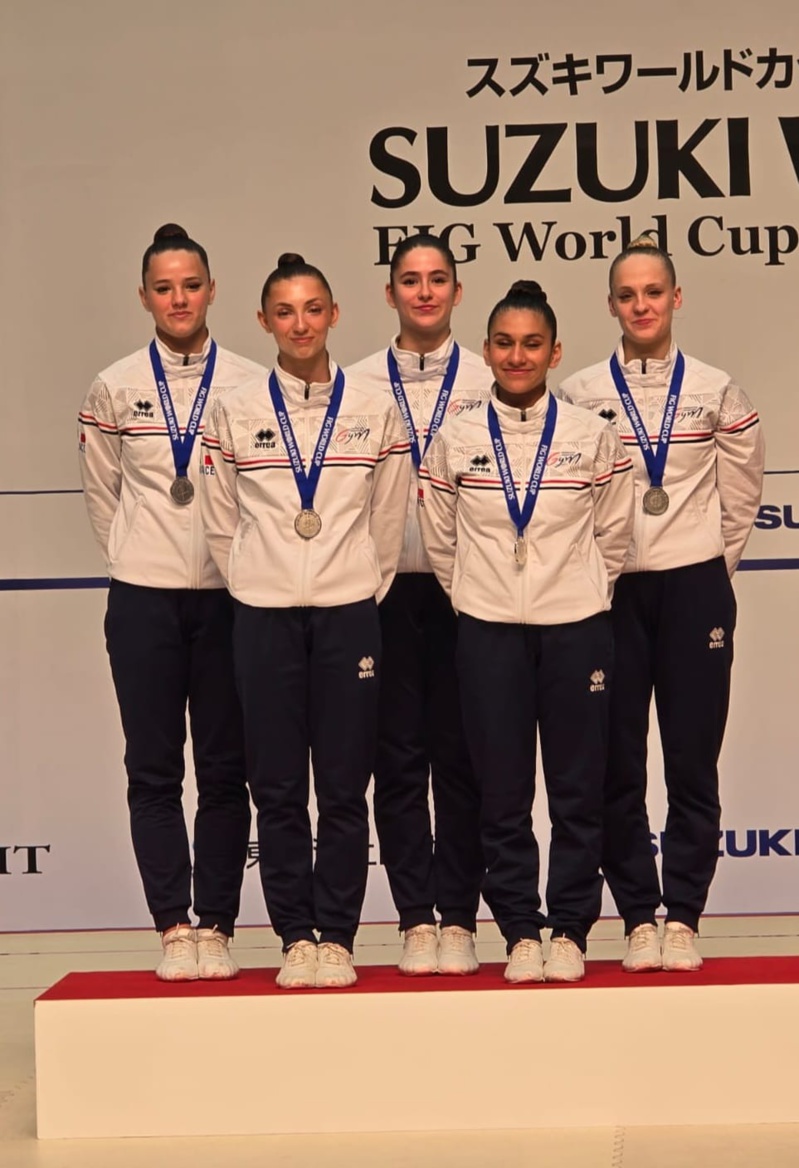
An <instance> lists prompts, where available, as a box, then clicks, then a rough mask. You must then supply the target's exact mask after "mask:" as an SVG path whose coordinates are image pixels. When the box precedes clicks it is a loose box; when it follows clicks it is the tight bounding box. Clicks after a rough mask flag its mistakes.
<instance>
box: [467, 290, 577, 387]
mask: <svg viewBox="0 0 799 1168" xmlns="http://www.w3.org/2000/svg"><path fill="white" fill-rule="evenodd" d="M483 356H484V357H485V362H486V365H488V366H490V368H491V372H492V373H493V375H494V380H495V381H496V383H497V385H498V387H499V388H500V390H504V392H505V394H506V395H507V397H508V399H509V401H513V402H514V403H516V402H518V404H519V405H520V406H522V405H526V404H530V403H531V402H533V401H535V400H536V399H537V398H539V397H540V396H541V394H542V393H543V392H544V389H545V388H546V383H547V374H548V373H549V370H550V369H555V368H556V366H557V365H559V364H560V358H561V347H560V341H556V342H555V343H554V344H553V341H552V333H551V331H550V327H549V325H548V324H547V321H546V320H545V318H544V317H543V316H542V315H541V313H540V312H536V311H535V310H534V309H532V308H506V309H505V311H504V312H500V313H499V314H498V315H497V316H496V317H495V318H494V321H493V323H492V325H491V333H490V334H489V337H488V339H487V340H486V342H485V344H484V345H483Z"/></svg>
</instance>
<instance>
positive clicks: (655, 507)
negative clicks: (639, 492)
mask: <svg viewBox="0 0 799 1168" xmlns="http://www.w3.org/2000/svg"><path fill="white" fill-rule="evenodd" d="M643 504H644V511H646V513H647V515H665V513H666V512H667V511H668V509H669V496H668V495H667V494H666V492H665V491H664V490H663V488H662V487H650V488H649V490H648V491H644V498H643Z"/></svg>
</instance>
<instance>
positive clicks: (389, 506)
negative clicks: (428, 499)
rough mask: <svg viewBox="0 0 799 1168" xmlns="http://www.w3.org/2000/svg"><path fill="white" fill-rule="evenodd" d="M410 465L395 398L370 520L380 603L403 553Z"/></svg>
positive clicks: (376, 474) (377, 469)
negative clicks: (378, 568)
mask: <svg viewBox="0 0 799 1168" xmlns="http://www.w3.org/2000/svg"><path fill="white" fill-rule="evenodd" d="M411 465H412V464H411V448H410V443H409V442H408V435H407V434H406V432H405V426H404V423H403V421H402V418H401V417H400V413H399V410H398V409H397V407H396V405H395V403H394V401H393V399H392V400H391V402H390V408H389V410H388V412H387V414H386V421H385V426H384V428H383V441H382V444H381V448H380V453H379V455H378V458H377V464H376V466H375V470H374V480H373V486H372V505H371V516H370V523H369V532H370V535H371V537H372V542H373V543H374V546H375V550H376V551H377V562H378V565H379V567H380V576H381V580H380V587H379V588H378V590H377V593H376V596H375V599H376V600H377V603H378V604H379V603H380V601H381V600H382V599H383V597H384V596H385V595H386V593H387V592H388V590H389V588H390V587H391V584H392V581H393V579H394V577H395V576H396V574H397V566H398V564H399V560H400V555H401V553H402V541H403V538H404V536H405V523H406V520H407V515H408V491H409V490H410V485H411V483H410V478H411Z"/></svg>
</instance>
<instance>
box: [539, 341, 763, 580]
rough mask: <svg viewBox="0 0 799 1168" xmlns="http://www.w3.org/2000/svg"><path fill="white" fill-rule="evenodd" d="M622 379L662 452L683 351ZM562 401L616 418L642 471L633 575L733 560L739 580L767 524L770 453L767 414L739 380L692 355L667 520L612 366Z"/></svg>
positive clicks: (580, 380)
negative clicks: (653, 506) (761, 513)
mask: <svg viewBox="0 0 799 1168" xmlns="http://www.w3.org/2000/svg"><path fill="white" fill-rule="evenodd" d="M616 353H617V357H618V360H619V364H620V365H621V370H622V373H623V374H624V378H625V380H626V382H627V385H628V387H629V389H630V392H631V394H632V396H633V399H634V400H635V403H636V405H637V406H638V410H639V413H640V414H641V420H642V422H643V424H644V425H645V426H646V429H647V434H648V435H649V440H650V442H651V444H652V446H653V449H657V443H658V435H659V433H660V427H661V424H662V420H663V410H664V407H665V404H666V398H667V396H668V389H669V384H670V382H671V374H672V369H673V367H674V361H675V358H676V354H677V348H676V346H672V349H671V352H670V353H669V355H668V357H667V358H666V359H665V361H653V360H648V361H647V362H646V368H644V367H643V365H642V363H641V361H639V360H635V361H630V362H628V363H627V364H625V362H624V349H623V347H622V345H621V344H619V347H618V349H617V351H616ZM558 395H559V396H560V397H561V398H562V399H563V400H564V401H568V402H573V403H574V404H575V405H578V406H583V407H584V408H586V409H589V410H592V411H594V413H597V414H601V415H602V416H603V417H606V418H610V419H612V421H613V424H614V425H615V426H616V429H617V431H618V434H619V437H620V438H621V440H622V442H623V443H624V448H625V450H626V451H627V453H628V454H629V455H630V456H631V457H632V460H633V467H634V472H635V528H634V531H633V538H632V542H631V544H630V548H629V552H628V554H627V559H626V561H625V564H624V568H623V571H625V572H646V571H656V570H661V569H665V568H680V567H683V566H685V565H687V564H699V563H703V562H704V561H705V560H711V559H715V558H716V557H717V556H721V555H723V556H724V558H725V560H726V562H727V570H728V571H729V573H730V575H732V573H733V572H734V571H735V569H736V568H737V566H738V561H739V560H740V558H741V555H742V554H743V550H744V546H745V544H746V541H747V539H748V538H749V533H750V532H751V530H752V524H753V523H754V521H755V519H756V517H757V510H758V507H759V505H760V495H761V491H762V484H763V467H764V462H765V448H764V443H763V432H762V428H761V426H760V420H759V418H758V416H757V411H756V410H755V409H753V407H752V404H751V402H750V401H749V398H748V397H747V396H746V394H745V393H744V391H743V390H742V389H740V388H739V387H738V386H737V385H736V384H735V382H733V381H732V380H731V379H730V376H729V374H727V373H723V372H722V371H721V370H720V369H713V368H711V366H710V365H703V364H702V362H701V361H697V360H696V359H695V358H694V357H689V356H687V355H686V356H685V377H684V380H683V387H682V392H681V394H680V399H679V402H678V403H677V412H676V419H675V424H674V429H673V431H672V436H671V442H670V444H669V453H668V459H667V461H666V472H665V476H664V479H663V487H664V489H665V490H666V491H667V493H668V496H669V508H668V510H667V511H666V512H665V514H664V515H647V514H646V512H645V511H644V509H643V504H642V498H643V494H644V492H645V491H646V490H647V488H648V487H649V485H650V484H649V475H648V474H647V470H646V465H645V463H644V457H643V454H642V453H641V450H640V447H639V445H638V442H637V439H636V437H635V434H634V432H633V428H632V425H631V423H630V420H629V418H628V417H627V413H626V411H625V409H624V406H623V405H622V403H621V398H620V397H619V395H618V392H617V390H616V386H615V384H614V382H613V377H612V375H611V372H610V365H609V362H608V361H600V362H599V364H597V365H591V366H590V367H589V368H587V369H583V370H581V371H580V372H579V373H575V374H573V375H572V376H571V377H567V378H566V380H565V381H564V382H563V384H562V385H561V387H560V389H559V390H558Z"/></svg>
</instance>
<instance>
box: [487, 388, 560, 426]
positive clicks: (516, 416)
mask: <svg viewBox="0 0 799 1168" xmlns="http://www.w3.org/2000/svg"><path fill="white" fill-rule="evenodd" d="M551 396H552V394H551V393H550V392H549V390H548V389H546V390H544V394H543V396H542V397H540V398H539V399H538V401H537V402H535V403H534V405H531V406H529V407H528V408H527V409H526V410H519V409H517V408H516V406H508V405H505V403H504V402H501V401H500V400H499V398H498V397H497V383H496V382H494V384H493V385H492V386H491V401H492V402H493V403H494V409H495V410H496V411H497V417H498V418H499V420H500V423H501V425H502V427H503V429H505V428H506V427H508V428H510V429H515V430H523V429H526V428H528V427H529V426H531V425H536V424H538V425H542V424H543V421H544V418H545V416H546V412H547V409H548V408H549V399H550V398H551Z"/></svg>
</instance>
